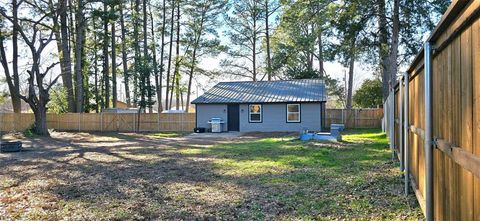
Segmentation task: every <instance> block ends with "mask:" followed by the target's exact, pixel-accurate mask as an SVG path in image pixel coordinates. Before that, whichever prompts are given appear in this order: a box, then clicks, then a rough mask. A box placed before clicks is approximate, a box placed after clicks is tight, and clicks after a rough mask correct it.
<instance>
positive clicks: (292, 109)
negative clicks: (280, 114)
mask: <svg viewBox="0 0 480 221" xmlns="http://www.w3.org/2000/svg"><path fill="white" fill-rule="evenodd" d="M287 122H288V123H298V122H300V104H287Z"/></svg>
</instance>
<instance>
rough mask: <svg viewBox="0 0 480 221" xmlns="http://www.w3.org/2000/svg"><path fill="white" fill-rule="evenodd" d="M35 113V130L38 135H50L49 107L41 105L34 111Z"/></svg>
mask: <svg viewBox="0 0 480 221" xmlns="http://www.w3.org/2000/svg"><path fill="white" fill-rule="evenodd" d="M34 115H35V123H34V124H35V126H34V128H35V129H34V130H35V131H34V132H35V134H37V135H41V136H48V135H50V133H49V132H48V127H47V120H46V119H47V108H46V107H45V105H39V107H38V109H37V111H35V112H34Z"/></svg>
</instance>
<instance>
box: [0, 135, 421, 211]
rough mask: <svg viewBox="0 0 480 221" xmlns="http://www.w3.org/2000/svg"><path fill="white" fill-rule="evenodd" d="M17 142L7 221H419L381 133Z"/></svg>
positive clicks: (6, 163) (4, 196) (7, 161)
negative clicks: (323, 137)
mask: <svg viewBox="0 0 480 221" xmlns="http://www.w3.org/2000/svg"><path fill="white" fill-rule="evenodd" d="M248 136H250V137H251V135H248ZM17 138H18V137H17ZM20 139H23V141H24V142H25V150H26V151H24V152H20V153H0V168H1V171H0V219H1V220H4V219H6V220H9V219H11V220H14V219H31V220H58V219H73V220H135V219H138V220H145V219H147V220H151V219H173V220H178V219H180V220H185V219H187V220H194V219H201V220H204V219H206V220H217V219H220V220H233V219H234V220H265V219H267V220H298V219H300V220H305V219H306V220H309V219H326V220H342V219H357V220H358V219H360V220H405V219H411V220H417V219H422V214H421V211H420V209H419V208H418V206H417V203H416V201H415V197H414V196H409V197H404V196H403V194H402V192H401V190H402V189H403V184H402V180H401V179H400V173H399V170H398V164H397V163H396V162H391V161H390V153H389V150H388V148H385V146H386V139H385V137H384V135H383V134H381V133H380V132H379V131H377V130H373V131H352V132H348V134H347V135H345V136H344V139H345V142H315V141H309V142H301V141H298V140H295V139H292V138H291V135H290V134H270V135H269V136H267V135H265V134H263V135H262V136H261V137H260V138H259V137H251V139H244V138H242V137H239V138H237V139H233V140H228V141H225V140H215V139H213V140H204V139H188V138H185V137H183V136H181V135H179V136H170V135H166V136H163V135H156V136H149V135H146V134H131V133H119V134H114V133H108V134H90V133H59V132H55V133H53V134H52V137H51V138H40V137H34V138H20Z"/></svg>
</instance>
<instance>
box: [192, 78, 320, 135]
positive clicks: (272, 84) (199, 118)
mask: <svg viewBox="0 0 480 221" xmlns="http://www.w3.org/2000/svg"><path fill="white" fill-rule="evenodd" d="M326 101H327V96H326V91H325V84H324V82H323V80H318V79H302V80H289V81H257V82H253V81H244V82H222V83H219V84H217V85H215V86H214V87H213V88H212V89H210V90H209V91H207V92H206V93H205V94H204V95H202V96H200V97H198V98H197V99H195V100H193V101H192V104H195V109H196V127H203V128H207V129H208V128H210V125H209V123H208V121H209V120H211V119H212V118H215V117H218V118H221V119H222V121H223V124H222V131H241V132H253V131H259V132H275V131H302V130H315V131H320V130H322V129H323V128H324V123H325V121H324V119H325V102H326Z"/></svg>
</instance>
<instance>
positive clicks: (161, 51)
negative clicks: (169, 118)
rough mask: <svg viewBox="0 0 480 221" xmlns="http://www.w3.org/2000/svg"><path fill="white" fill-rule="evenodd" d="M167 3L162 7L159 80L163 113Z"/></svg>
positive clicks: (159, 94) (159, 96)
mask: <svg viewBox="0 0 480 221" xmlns="http://www.w3.org/2000/svg"><path fill="white" fill-rule="evenodd" d="M165 1H166V0H163V6H162V12H163V13H162V16H163V18H162V20H163V21H162V45H161V49H160V76H159V77H160V79H159V80H158V81H159V85H157V87H158V88H157V96H158V112H159V113H160V112H162V110H163V107H162V78H163V71H164V70H165V68H164V64H163V56H164V48H165V23H166V17H167V15H166V5H165Z"/></svg>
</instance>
